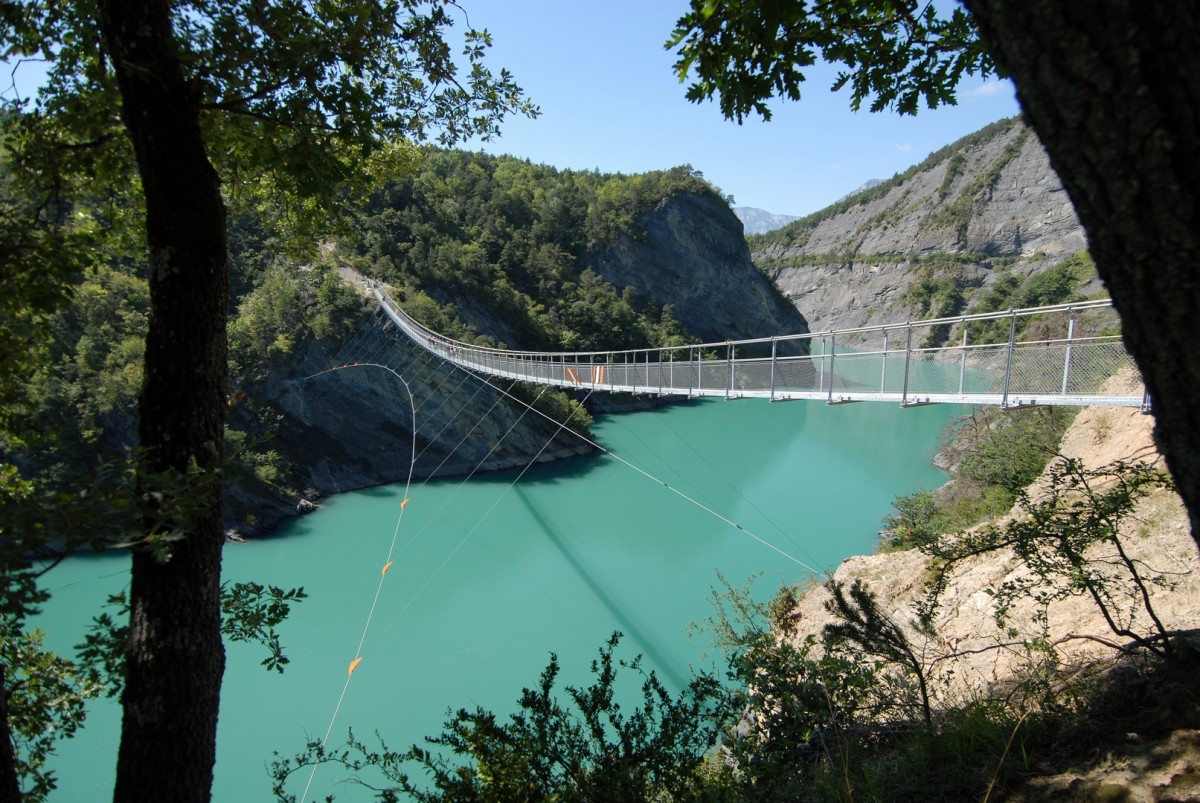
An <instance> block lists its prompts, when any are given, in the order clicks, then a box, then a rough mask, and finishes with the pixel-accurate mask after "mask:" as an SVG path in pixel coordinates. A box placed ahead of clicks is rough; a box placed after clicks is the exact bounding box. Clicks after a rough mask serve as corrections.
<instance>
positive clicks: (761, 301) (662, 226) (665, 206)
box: [582, 193, 808, 341]
mask: <svg viewBox="0 0 1200 803" xmlns="http://www.w3.org/2000/svg"><path fill="white" fill-rule="evenodd" d="M582 262H583V264H584V266H585V267H589V268H591V269H592V270H594V271H595V272H596V273H598V274H599V275H600V276H602V277H604V279H606V280H607V281H609V282H611V283H612V284H613V285H614V286H616V287H618V288H625V287H632V288H633V290H634V292H635V293H637V294H639V295H644V296H649V297H652V298H655V299H658V300H659V301H662V302H665V303H668V304H670V305H672V307H673V313H674V315H675V318H676V320H678V321H679V322H680V323H681V324H683V327H684V328H685V329H687V330H688V331H689V332H691V333H692V334H694V335H696V336H698V337H699V338H701V339H702V340H706V341H723V340H737V339H742V338H751V337H769V336H771V335H782V334H796V333H800V332H807V331H808V325H807V322H806V321H805V319H804V317H803V316H802V315H801V314H800V313H799V312H798V311H797V310H796V308H795V307H794V306H792V305H790V304H788V303H787V299H785V298H784V297H782V296H781V295H780V294H779V293H778V292H777V291H776V290H775V289H774V288H773V287H772V286H771V284H770V282H768V281H766V279H765V278H764V277H763V276H762V275H761V274H760V273H759V272H758V271H757V270H756V269H755V267H754V262H753V261H752V259H751V257H750V250H749V249H748V248H747V247H746V242H745V240H744V239H743V236H742V224H741V222H740V221H739V220H738V219H737V216H736V215H734V214H733V211H732V210H731V209H730V208H729V205H728V204H726V203H725V202H724V201H722V200H720V199H719V198H717V197H716V196H713V195H696V194H692V193H679V194H676V195H672V196H671V197H669V198H667V199H666V200H664V201H662V202H661V203H659V204H657V205H656V206H655V207H654V208H653V209H651V210H650V211H649V212H647V213H646V214H645V215H643V216H642V217H641V219H640V220H638V221H637V225H636V226H635V227H634V229H633V230H632V232H630V233H623V234H621V235H619V236H618V238H617V240H616V242H615V243H613V244H612V245H611V246H610V247H608V248H606V249H603V250H598V251H592V252H589V253H587V254H585V255H584V257H583V260H582Z"/></svg>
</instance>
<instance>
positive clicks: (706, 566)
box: [40, 400, 958, 801]
mask: <svg viewBox="0 0 1200 803" xmlns="http://www.w3.org/2000/svg"><path fill="white" fill-rule="evenodd" d="M955 412H958V411H957V410H956V409H951V408H947V407H928V408H919V409H908V410H901V409H899V408H897V407H894V406H891V405H887V404H855V405H844V406H836V407H827V406H825V405H823V404H820V403H812V402H793V403H783V404H770V403H768V402H766V401H763V400H741V401H733V402H723V401H711V400H710V401H702V402H691V403H687V404H683V405H677V406H672V407H668V408H663V409H660V410H657V411H652V412H641V413H630V414H623V415H612V416H606V417H602V418H600V419H599V420H598V422H597V425H596V427H595V433H596V437H597V439H598V440H599V441H600V442H601V443H603V444H604V445H606V446H608V447H609V448H610V449H612V451H613V452H615V453H616V454H617V455H619V456H621V457H622V458H623V459H625V460H628V461H629V462H630V463H633V464H635V465H636V466H638V467H639V468H640V469H642V470H643V471H644V472H646V473H647V474H649V475H651V476H652V477H653V479H650V478H647V477H646V476H645V475H643V474H641V473H638V472H637V471H634V470H632V469H630V468H629V467H627V466H626V465H623V464H622V463H620V462H618V461H617V460H614V459H613V458H611V457H603V456H598V457H590V458H580V459H574V460H569V461H563V462H559V463H555V464H552V465H546V466H538V467H535V468H533V469H531V470H530V471H529V472H528V473H526V474H525V476H524V477H523V478H521V480H520V482H519V483H517V484H515V485H514V484H513V480H514V479H515V478H516V475H517V473H516V472H507V473H503V474H494V475H489V476H486V477H476V478H474V479H472V480H471V481H470V482H468V483H466V484H462V483H461V482H460V481H459V480H446V481H438V482H431V483H428V484H425V485H417V486H414V487H413V488H412V489H411V490H410V491H409V496H410V498H411V501H410V503H409V504H408V506H407V507H406V508H405V509H404V515H403V518H402V519H401V518H399V516H400V512H401V509H400V503H401V501H402V500H403V499H404V489H403V487H383V488H375V489H370V490H366V491H361V492H357V493H350V494H344V495H340V496H337V497H333V498H330V499H327V500H324V502H323V504H322V509H321V511H319V512H318V513H316V514H313V515H310V516H308V517H305V518H303V519H300V520H297V521H295V522H293V523H292V524H290V525H288V526H286V527H284V528H282V529H281V530H280V531H279V532H278V534H277V535H275V536H273V537H271V538H267V539H261V540H257V541H253V542H248V543H245V544H236V545H230V546H229V547H228V548H227V549H226V551H225V565H224V574H225V577H226V579H228V580H234V581H237V580H255V581H257V582H260V583H265V584H275V585H279V586H283V587H292V586H303V587H304V588H305V589H306V590H307V591H308V593H309V595H310V598H309V599H308V600H307V601H305V602H304V603H302V604H301V605H299V606H298V607H297V608H296V609H295V611H294V613H293V615H292V617H291V618H290V619H289V620H288V622H286V623H285V625H284V626H283V628H282V636H283V640H284V645H285V651H286V653H287V655H288V656H289V657H290V659H291V663H290V664H288V667H287V670H286V672H285V673H284V674H282V675H277V674H275V673H269V672H267V671H266V670H264V669H262V668H261V667H259V666H258V662H259V661H260V660H261V658H262V657H263V656H262V654H261V653H260V651H259V650H258V649H257V648H254V647H249V646H245V645H231V646H230V647H229V663H228V668H227V670H226V678H225V684H224V688H223V694H222V709H221V719H220V733H219V746H218V762H217V770H216V785H215V792H214V799H215V800H218V801H244V800H269V799H270V781H269V776H268V773H267V770H266V764H267V763H268V762H269V761H270V759H271V756H272V752H273V751H279V752H281V753H285V754H290V753H292V752H294V751H297V750H299V749H301V748H302V747H303V745H304V743H305V740H306V739H307V738H311V737H315V738H321V737H323V736H324V734H325V732H326V730H327V729H328V728H329V726H330V722H331V720H332V719H333V716H334V712H335V709H336V710H337V717H336V721H335V722H334V724H333V730H332V736H331V738H330V744H331V745H335V744H340V743H341V742H342V740H344V738H345V736H346V733H347V729H348V728H350V727H353V728H354V732H355V734H356V735H359V736H362V737H370V736H371V734H373V733H374V732H375V731H379V732H380V733H381V734H382V735H383V737H384V738H385V739H386V740H387V742H388V743H389V745H390V746H392V747H397V748H400V747H406V746H408V745H409V744H411V743H413V742H414V741H419V740H420V739H421V738H422V737H423V736H425V735H427V734H433V733H437V732H438V731H440V729H441V725H442V723H443V721H444V720H445V719H446V711H447V709H448V708H455V709H457V708H464V707H465V708H468V709H471V708H474V707H475V706H484V707H487V708H490V709H492V710H494V711H496V712H498V713H506V712H509V711H511V710H513V709H514V708H515V701H516V699H517V697H518V696H519V694H520V691H521V688H522V687H523V686H532V685H533V684H534V683H535V682H536V681H537V678H538V674H539V673H540V671H541V670H542V669H543V668H544V667H545V665H546V663H547V660H548V657H549V654H550V653H551V652H555V653H557V654H558V656H559V657H560V659H561V662H562V664H563V667H564V671H563V675H564V679H565V681H566V682H582V681H586V679H587V666H588V664H589V662H590V661H591V659H592V658H593V657H595V655H596V650H597V648H598V647H599V646H600V645H601V644H603V643H604V642H605V640H606V639H607V638H608V636H609V634H611V633H612V632H613V631H614V630H620V631H621V632H623V633H624V634H625V635H626V639H625V641H624V643H623V654H624V655H626V656H632V655H633V654H636V653H642V654H644V655H645V657H646V661H647V665H648V666H649V667H650V668H653V669H654V670H655V671H656V672H658V674H659V675H660V677H662V678H663V679H664V680H665V681H666V682H667V684H668V685H669V686H672V687H674V688H679V687H681V686H682V685H684V684H685V683H686V682H687V680H688V678H689V677H690V676H691V672H692V668H693V667H703V666H710V665H711V663H712V661H713V660H714V658H713V657H712V656H708V657H705V653H706V652H707V649H708V644H707V643H706V642H705V641H704V640H703V639H702V638H689V637H688V635H687V634H686V632H685V630H686V628H687V626H688V624H689V623H690V622H697V621H700V620H703V619H704V618H705V617H706V616H707V615H708V614H709V613H710V612H711V604H710V601H709V589H710V588H711V587H712V586H715V585H717V577H716V573H717V572H718V571H720V572H721V573H723V574H724V575H725V576H726V577H727V578H729V579H730V580H731V581H732V582H734V583H735V584H737V585H741V584H742V583H744V582H745V581H746V580H747V578H749V577H750V576H751V575H753V574H756V573H759V574H761V575H762V577H761V578H760V579H759V581H758V582H757V584H756V586H755V588H756V591H757V593H758V594H760V595H761V596H764V597H765V596H769V595H770V594H771V593H772V592H773V591H774V590H775V589H776V588H778V586H779V584H780V583H792V582H797V581H801V580H803V579H805V578H806V577H807V576H809V574H810V571H809V568H808V567H811V568H815V569H826V568H831V567H833V566H835V565H836V564H837V563H838V562H839V561H840V560H842V559H843V558H845V557H847V556H850V555H854V554H862V553H865V552H870V551H872V550H873V549H874V547H875V543H876V533H877V532H878V530H879V526H880V518H881V516H883V515H884V514H885V513H886V512H887V511H888V510H889V508H890V503H891V500H892V498H893V497H894V496H896V495H897V494H900V493H908V492H911V491H913V490H916V489H919V488H931V487H936V486H937V485H939V484H941V482H943V481H944V477H943V475H942V474H941V472H939V471H938V470H937V469H935V468H934V467H933V466H932V464H931V463H930V457H931V455H932V453H933V451H934V449H935V448H936V445H937V440H938V434H939V432H940V431H941V429H942V427H943V426H944V425H945V424H946V422H947V421H948V420H949V417H950V415H952V414H953V413H955ZM664 483H665V486H669V488H668V487H665V486H664ZM671 489H677V490H678V491H679V492H681V493H683V494H686V495H687V496H689V497H691V498H692V499H694V500H695V501H696V502H697V503H698V504H693V503H692V502H689V501H687V500H685V499H683V498H681V497H680V496H678V495H676V494H675V493H674V492H673V491H672V490H671ZM699 505H703V507H704V508H708V509H709V510H711V511H714V512H716V513H719V514H720V515H721V516H724V517H726V518H728V519H730V520H732V521H735V522H737V523H738V524H739V525H741V526H742V527H743V528H744V530H745V531H749V533H752V534H753V535H754V536H757V537H758V538H760V539H762V541H766V542H768V543H769V545H770V546H767V545H764V544H763V543H761V542H760V541H758V540H755V539H754V538H752V537H751V536H750V535H748V534H747V533H746V532H744V531H742V530H739V529H737V528H736V527H733V526H730V525H729V524H727V523H725V522H723V521H722V520H721V519H720V518H718V517H717V516H715V515H714V514H713V513H712V512H708V511H706V510H705V509H703V508H702V507H700V506H699ZM398 521H399V526H398V527H397V523H398ZM393 538H395V546H394V552H393V557H392V560H393V561H394V562H393V565H392V567H391V568H390V570H389V571H388V573H387V575H386V578H385V580H384V582H383V585H382V588H381V589H380V587H379V582H378V581H379V578H380V577H381V569H382V566H383V564H384V563H385V561H386V560H387V556H388V552H389V549H391V548H392V546H391V545H392V542H393ZM126 563H127V561H126V559H125V558H123V557H121V556H92V557H86V558H79V559H75V560H72V561H70V562H68V563H67V564H65V565H64V566H62V567H60V568H58V569H56V570H55V571H54V572H53V573H52V574H51V575H49V579H48V585H49V586H50V587H52V588H53V589H54V591H55V597H54V600H53V602H52V604H51V606H50V607H49V609H48V611H47V613H46V615H45V616H44V617H42V619H41V622H40V624H41V625H42V627H44V628H45V629H46V630H48V631H49V634H50V637H49V640H50V642H51V646H52V647H54V648H55V649H59V650H62V651H67V652H69V647H70V645H72V644H74V643H76V642H78V641H79V638H80V633H81V632H82V628H83V626H84V624H85V623H86V622H87V620H88V619H89V618H90V617H91V616H92V615H94V613H95V612H96V611H97V610H98V609H99V606H100V605H101V604H102V603H103V601H104V599H105V597H106V596H107V595H108V594H111V593H114V592H116V591H118V590H120V589H121V588H123V587H124V586H125V585H126V583H127V567H126ZM377 589H380V590H379V596H378V600H377V601H376V599H375V598H376V591H377ZM373 603H374V614H373V617H372V619H371V625H370V628H369V630H368V631H367V634H366V638H365V640H364V641H363V646H362V649H361V651H359V649H358V645H359V642H360V639H362V638H363V631H364V625H365V623H366V621H367V617H368V615H369V613H370V611H371V610H372V605H373ZM360 656H361V657H362V659H363V660H362V662H361V664H359V666H358V668H357V669H356V671H355V672H354V675H353V678H352V681H351V682H350V684H349V685H348V687H346V693H345V696H344V697H342V691H343V687H344V686H345V679H346V677H347V667H348V665H349V663H350V662H351V661H352V660H353V659H354V658H356V657H360ZM339 699H341V704H340V707H339ZM118 728H119V710H117V706H116V705H115V704H114V703H107V704H96V705H93V706H92V709H91V713H90V715H89V719H88V724H87V727H86V728H85V730H84V732H83V733H82V734H81V735H80V736H78V737H77V738H75V739H74V740H72V741H70V742H66V743H64V744H63V745H62V749H61V757H60V758H59V759H58V762H57V765H56V766H57V768H58V772H59V780H60V789H59V791H58V792H57V793H56V794H55V796H54V798H53V799H54V800H59V801H73V800H99V799H107V798H109V797H110V796H111V788H112V777H113V766H114V764H115V754H116V744H117V741H116V740H117V736H116V734H117V731H118ZM307 778H308V775H307V773H305V774H304V777H302V778H298V780H297V783H296V784H295V785H294V788H293V789H292V790H291V791H293V792H294V793H295V794H297V795H298V794H299V793H300V792H301V791H302V790H303V788H304V782H305V781H306V780H307ZM327 794H334V795H336V796H337V798H338V799H339V800H362V799H369V797H370V796H369V794H368V793H367V791H366V790H364V789H363V788H362V787H359V786H356V785H354V784H353V783H351V782H349V781H348V779H347V773H345V772H339V771H338V770H337V769H335V768H332V767H325V768H322V769H321V770H320V771H319V772H318V773H317V775H316V777H315V779H314V783H313V786H312V788H311V789H310V792H309V796H308V799H310V800H312V799H324V797H325V795H327Z"/></svg>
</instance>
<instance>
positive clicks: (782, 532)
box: [621, 410, 816, 563]
mask: <svg viewBox="0 0 1200 803" xmlns="http://www.w3.org/2000/svg"><path fill="white" fill-rule="evenodd" d="M650 412H652V413H653V414H654V417H655V420H657V421H658V423H660V424H661V425H662V426H664V427H666V428H667V430H668V431H670V433H671V434H672V435H674V436H675V437H676V438H677V439H678V440H679V441H680V442H681V443H682V444H683V445H684V446H686V447H687V448H688V450H689V451H691V453H692V454H694V455H696V457H698V458H700V460H701V461H702V462H703V463H704V465H706V466H708V468H709V469H710V470H711V471H712V473H714V474H716V475H717V476H718V477H720V478H721V481H722V482H724V483H725V484H726V485H727V486H729V488H730V489H731V490H732V491H733V492H734V493H736V494H737V495H738V497H739V498H740V499H741V500H742V501H743V502H745V503H746V504H747V505H749V506H750V507H751V508H752V509H753V510H754V512H755V513H757V514H758V515H760V516H762V518H763V520H764V521H766V522H767V523H768V524H770V525H771V526H772V527H774V528H775V531H776V532H778V533H779V534H780V535H782V536H783V537H784V538H786V539H787V540H788V543H790V544H791V545H792V546H794V547H795V548H796V549H798V550H799V551H800V552H801V553H803V554H804V556H805V557H806V558H808V559H809V560H811V561H813V562H814V563H815V562H816V558H814V557H813V556H812V554H811V553H809V551H808V550H807V549H805V548H804V546H803V545H802V544H798V543H796V540H795V539H794V538H792V537H791V536H790V535H788V533H787V532H786V531H785V530H784V529H783V528H782V527H780V526H779V524H777V523H776V522H775V520H774V519H772V518H771V517H770V516H768V515H767V514H766V513H765V512H763V510H762V508H760V507H759V506H758V505H756V504H755V503H754V501H753V500H752V499H750V498H749V497H747V496H746V495H745V494H744V493H742V489H741V488H739V487H737V486H736V485H734V484H733V483H732V482H730V480H729V478H728V477H726V476H725V475H724V474H722V473H721V470H720V469H719V468H717V467H716V466H714V465H713V464H712V463H710V462H709V460H708V458H707V457H705V456H704V454H703V453H702V452H701V451H700V450H699V449H697V448H696V447H695V446H692V443H691V441H689V440H688V439H687V438H685V437H683V436H682V435H680V434H679V432H678V431H676V430H675V428H674V427H672V426H671V424H670V422H668V421H667V418H666V416H660V415H658V411H657V410H651V411H650ZM621 426H625V425H624V424H621ZM625 430H626V431H627V432H629V434H631V435H633V437H635V438H637V439H638V441H640V442H641V443H642V444H643V445H644V446H646V448H647V449H650V452H651V453H652V454H654V455H655V456H656V457H657V456H658V455H657V453H655V452H654V449H652V448H651V447H650V446H649V445H648V444H646V442H645V441H642V439H641V438H638V436H637V434H636V433H634V432H633V430H631V429H629V427H625ZM659 459H660V460H661V459H662V458H661V457H660V458H659ZM663 462H664V463H665V462H666V461H665V460H664V461H663Z"/></svg>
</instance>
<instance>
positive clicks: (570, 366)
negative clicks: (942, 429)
mask: <svg viewBox="0 0 1200 803" xmlns="http://www.w3.org/2000/svg"><path fill="white" fill-rule="evenodd" d="M373 292H374V294H375V297H376V299H377V300H378V302H379V304H380V307H381V308H382V309H383V310H384V312H385V313H386V314H387V315H388V317H389V318H390V319H391V320H392V321H393V322H394V323H395V324H396V326H398V327H399V328H400V329H401V330H402V331H403V332H404V333H405V334H406V335H407V336H408V337H409V338H411V339H412V340H413V341H414V342H415V343H416V344H417V345H419V346H421V347H422V348H425V349H427V350H429V351H431V352H433V353H434V354H437V355H439V356H440V357H442V358H443V359H446V360H448V361H451V362H454V363H456V364H458V365H460V366H462V367H464V368H467V369H470V370H475V371H480V372H482V373H486V374H491V375H493V376H498V377H507V378H511V379H519V380H522V381H525V382H533V383H537V384H548V385H556V386H558V387H563V388H583V389H594V390H601V391H610V392H618V393H634V394H663V395H686V396H720V397H724V398H745V397H763V398H769V399H771V400H773V401H789V400H797V399H820V400H824V401H826V402H827V403H830V404H839V403H846V402H856V401H893V402H897V403H899V404H901V405H906V406H912V405H919V404H934V403H966V404H986V405H999V406H1001V407H1017V406H1028V405H1046V404H1049V405H1106V406H1118V407H1140V408H1142V409H1143V410H1145V409H1148V399H1147V398H1146V394H1145V390H1144V387H1143V385H1142V382H1141V377H1140V375H1139V374H1138V372H1137V369H1136V367H1135V366H1134V363H1133V360H1132V359H1131V358H1130V356H1129V354H1128V353H1127V352H1126V350H1125V347H1124V345H1123V343H1122V341H1121V336H1120V324H1119V319H1118V318H1117V315H1116V311H1115V310H1113V308H1112V306H1111V303H1110V302H1109V301H1108V300H1099V301H1088V302H1081V303H1077V304H1060V305H1056V306H1050V307H1034V308H1029V309H1019V310H1007V311H1004V312H992V313H981V314H977V315H966V316H960V317H955V318H938V319H934V320H928V321H906V322H904V323H900V324H893V325H888V326H875V327H863V328H856V329H843V330H837V331H830V332H816V333H806V334H797V335H781V336H777V337H769V338H756V339H749V340H736V341H726V342H714V343H698V344H693V345H687V346H671V347H662V348H646V349H631V350H625V351H594V352H591V351H585V352H539V351H521V350H515V349H501V348H489V347H484V346H478V345H474V344H470V343H464V342H461V341H457V340H453V339H450V338H447V337H445V336H443V335H441V334H440V333H438V332H435V331H433V330H432V329H429V328H428V327H426V326H424V325H422V324H421V323H419V322H418V321H416V320H415V319H413V318H412V317H411V316H409V315H408V314H407V313H405V312H404V311H403V310H402V309H400V307H399V306H398V305H397V304H396V303H395V302H394V301H393V300H392V298H391V297H390V296H389V295H388V294H387V293H386V292H384V290H383V289H382V288H379V287H376V288H373Z"/></svg>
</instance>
